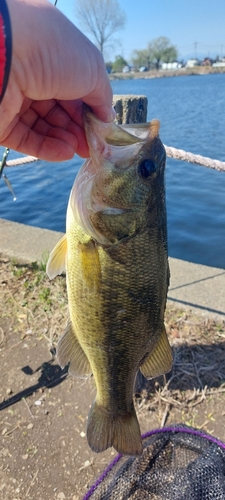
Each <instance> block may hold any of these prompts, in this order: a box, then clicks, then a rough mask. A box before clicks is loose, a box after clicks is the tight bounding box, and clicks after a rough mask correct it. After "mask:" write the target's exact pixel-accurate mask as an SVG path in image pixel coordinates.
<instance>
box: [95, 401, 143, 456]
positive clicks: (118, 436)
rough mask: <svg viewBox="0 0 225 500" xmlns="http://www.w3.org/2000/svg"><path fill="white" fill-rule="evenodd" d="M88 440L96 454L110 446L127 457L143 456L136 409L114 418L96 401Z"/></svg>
mask: <svg viewBox="0 0 225 500" xmlns="http://www.w3.org/2000/svg"><path fill="white" fill-rule="evenodd" d="M87 440H88V444H89V446H90V448H91V449H92V450H93V451H95V452H96V453H99V452H101V451H104V450H106V449H107V448H109V447H110V446H113V447H114V448H115V450H117V451H118V453H122V454H125V455H141V454H142V451H143V448H142V442H141V433H140V427H139V423H138V420H137V416H136V413H135V410H134V408H133V410H132V412H131V413H128V414H127V415H123V416H120V415H116V416H112V415H110V414H109V412H108V410H107V409H106V408H104V407H102V406H99V405H98V403H97V402H96V401H94V403H93V404H92V407H91V409H90V413H89V416H88V423H87Z"/></svg>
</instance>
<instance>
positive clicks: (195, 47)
mask: <svg viewBox="0 0 225 500" xmlns="http://www.w3.org/2000/svg"><path fill="white" fill-rule="evenodd" d="M197 45H198V42H194V49H195V59H197Z"/></svg>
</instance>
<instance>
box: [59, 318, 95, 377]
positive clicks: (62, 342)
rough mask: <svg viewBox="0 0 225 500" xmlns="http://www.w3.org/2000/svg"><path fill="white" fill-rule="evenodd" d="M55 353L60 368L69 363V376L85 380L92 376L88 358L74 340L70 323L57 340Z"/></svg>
mask: <svg viewBox="0 0 225 500" xmlns="http://www.w3.org/2000/svg"><path fill="white" fill-rule="evenodd" d="M56 353H57V357H58V360H59V364H60V366H61V368H64V367H65V366H66V365H67V364H68V363H69V373H71V375H74V376H75V377H81V378H87V377H89V376H90V375H91V374H92V369H91V366H90V363H89V361H88V358H87V356H86V354H85V352H84V351H83V349H82V347H81V346H80V344H79V342H78V340H77V338H76V335H75V333H74V331H73V327H72V324H71V322H69V323H68V325H67V327H66V329H65V332H64V333H63V335H62V336H61V338H60V339H59V342H58V345H57V350H56Z"/></svg>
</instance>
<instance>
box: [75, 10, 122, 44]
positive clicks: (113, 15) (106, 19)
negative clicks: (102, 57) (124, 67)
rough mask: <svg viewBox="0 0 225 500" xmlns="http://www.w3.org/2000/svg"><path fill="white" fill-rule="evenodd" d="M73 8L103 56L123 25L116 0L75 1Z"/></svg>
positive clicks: (120, 11)
mask: <svg viewBox="0 0 225 500" xmlns="http://www.w3.org/2000/svg"><path fill="white" fill-rule="evenodd" d="M75 6H76V14H77V17H78V19H79V20H80V21H81V24H82V25H83V27H84V28H86V29H87V30H88V31H89V33H91V35H92V38H93V41H94V42H95V43H96V44H97V46H98V48H99V50H100V51H101V53H102V54H103V53H104V50H105V48H106V47H107V46H109V45H110V44H112V42H113V41H114V42H115V38H114V34H115V33H116V31H118V30H119V29H121V28H123V26H124V25H125V20H126V18H125V13H124V12H123V10H122V9H121V7H120V5H119V3H118V2H117V0H76V3H75Z"/></svg>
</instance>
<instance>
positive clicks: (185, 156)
mask: <svg viewBox="0 0 225 500" xmlns="http://www.w3.org/2000/svg"><path fill="white" fill-rule="evenodd" d="M164 147H165V150H166V154H167V156H168V157H169V158H174V159H175V160H181V161H187V162H189V163H194V164H197V165H202V166H203V167H208V168H213V169H215V170H219V171H221V172H225V162H223V161H219V160H213V159H212V158H207V157H205V156H201V155H195V154H193V153H189V152H187V151H183V149H176V148H172V147H170V146H165V144H164ZM37 160H38V158H36V157H35V156H25V157H24V158H18V159H17V160H8V161H7V162H6V167H16V166H17V165H24V164H26V163H31V162H33V161H37Z"/></svg>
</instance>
